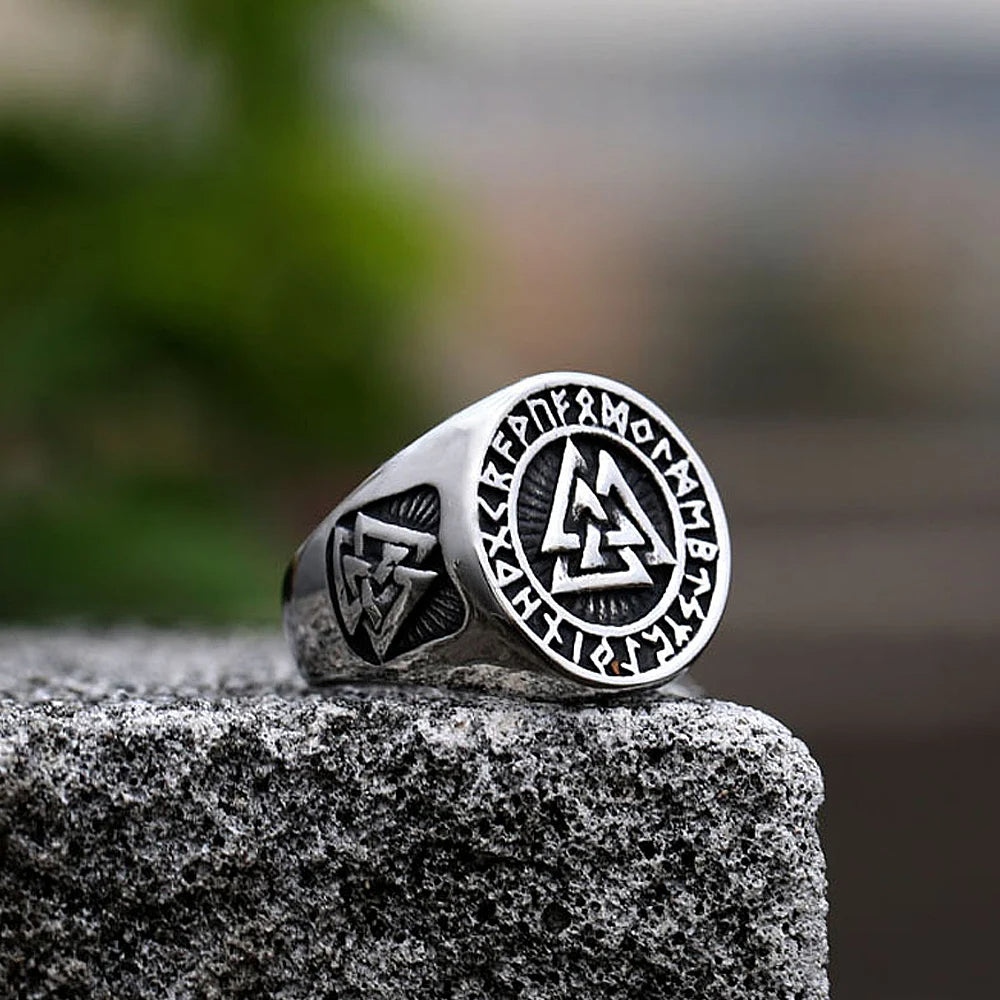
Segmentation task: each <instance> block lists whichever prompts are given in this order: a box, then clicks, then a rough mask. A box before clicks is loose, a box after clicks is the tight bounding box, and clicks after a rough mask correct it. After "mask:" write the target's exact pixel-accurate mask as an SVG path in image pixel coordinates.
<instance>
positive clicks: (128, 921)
mask: <svg viewBox="0 0 1000 1000" xmlns="http://www.w3.org/2000/svg"><path fill="white" fill-rule="evenodd" d="M0 699H2V700H0V932H2V933H0V993H2V994H3V995H4V996H8V995H9V996H18V997H37V996H65V997H114V998H122V997H158V998H159V997H195V996H197V997H243V996H251V995H252V996H255V997H332V998H333V997H335V998H354V997H357V998H366V1000H367V998H381V997H385V998H390V997H391V998H424V997H427V998H439V997H442V998H443V997H454V998H505V997H524V998H556V997H559V998H570V997H572V998H577V997H586V998H591V1000H593V998H611V997H616V998H617V997H621V998H629V1000H633V998H638V997H642V998H646V997H669V998H691V1000H708V998H720V1000H721V998H725V1000H739V998H750V997H754V998H757V997H759V998H765V997H766V998H768V1000H773V998H780V997H785V998H819V997H826V996H827V981H826V971H825V960H826V930H825V914H826V903H825V900H824V888H825V880H824V866H823V857H822V853H821V851H820V845H819V840H818V836H817V830H816V811H817V808H818V806H819V804H820V801H821V798H822V783H821V777H820V774H819V770H818V768H817V767H816V764H815V763H814V762H813V760H812V758H811V757H810V756H809V753H808V751H807V750H806V748H805V746H804V745H803V744H802V743H801V742H799V741H798V740H796V739H795V738H793V737H792V736H791V735H790V734H789V733H788V731H787V730H786V729H785V728H784V727H783V726H781V725H780V724H779V723H777V722H775V721H774V720H773V719H770V718H768V717H767V716H765V715H762V714H761V713H760V712H757V711H754V710H752V709H748V708H742V707H739V706H735V705H730V704H726V703H723V702H718V701H710V700H695V699H651V698H644V699H636V700H634V701H630V702H627V703H614V704H609V703H594V704H591V705H586V704H573V705H559V704H552V703H543V702H529V701H523V700H521V701H517V700H512V699H503V698H498V697H493V696H489V695H484V694H481V693H458V692H451V693H443V692H437V693H432V692H428V691H401V690H395V689H386V688H383V689H372V690H367V691H361V690H349V689H341V690H337V691H333V692H328V693H324V694H316V693H308V692H306V691H304V690H303V688H302V686H301V684H300V683H299V682H298V681H297V680H296V678H295V673H294V669H293V668H292V666H291V664H290V663H289V662H288V659H287V656H286V655H285V654H284V652H283V649H282V646H281V644H280V641H279V640H277V639H263V638H259V637H253V636H244V637H237V638H205V637H200V638H199V637H177V636H174V637H171V636H169V635H163V634H159V635H158V634H155V633H142V632H134V633H119V634H116V635H112V636H106V637H103V638H102V637H91V636H85V635H82V634H71V633H70V634H62V635H51V634H39V633H11V632H8V633H3V634H0Z"/></svg>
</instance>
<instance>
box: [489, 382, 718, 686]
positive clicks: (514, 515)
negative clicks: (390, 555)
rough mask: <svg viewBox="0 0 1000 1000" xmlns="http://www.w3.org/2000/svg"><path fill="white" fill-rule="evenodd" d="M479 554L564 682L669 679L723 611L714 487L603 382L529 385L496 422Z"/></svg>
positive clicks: (669, 429)
mask: <svg viewBox="0 0 1000 1000" xmlns="http://www.w3.org/2000/svg"><path fill="white" fill-rule="evenodd" d="M477 503H478V532H477V538H476V548H477V552H478V554H479V558H480V561H481V562H482V565H483V568H484V570H485V572H486V576H487V579H488V581H489V583H490V586H491V588H492V589H493V591H494V594H495V596H496V597H497V599H498V600H499V602H500V604H501V605H502V607H503V608H504V609H505V610H506V611H507V613H508V614H509V615H510V616H511V617H512V618H513V619H514V620H515V621H516V622H517V624H518V626H519V627H520V629H521V630H522V631H523V632H524V633H525V634H526V635H527V636H528V638H529V639H530V640H531V641H532V642H534V643H535V645H536V646H538V647H539V648H540V649H541V650H542V652H543V653H545V654H546V655H547V656H548V657H549V658H550V659H551V660H553V661H554V662H555V663H556V664H557V665H558V666H560V667H561V668H562V669H563V670H564V671H567V672H569V673H570V674H571V675H573V676H574V677H577V678H579V679H581V680H585V681H589V682H590V683H593V684H599V685H603V686H614V687H628V686H640V685H642V686H646V685H650V684H653V683H657V682H660V683H662V682H664V681H666V680H669V679H670V678H671V677H672V676H674V675H675V674H677V673H678V672H679V671H680V670H682V669H683V668H684V667H685V666H687V664H688V663H690V662H691V660H693V659H694V657H695V656H696V655H697V654H698V653H699V652H700V651H701V650H702V649H703V648H704V646H705V644H706V643H707V642H708V640H709V639H710V638H711V636H712V634H713V632H714V631H715V628H716V626H717V625H718V622H719V619H720V618H721V616H722V610H723V607H724V605H725V600H726V594H727V592H728V586H729V536H728V530H727V528H726V521H725V514H724V512H723V509H722V504H721V501H720V500H719V496H718V494H717V492H716V490H715V486H714V484H713V483H712V481H711V478H710V477H709V475H708V471H707V470H706V469H705V466H704V464H703V463H702V461H701V459H700V458H699V457H698V456H697V454H696V453H695V452H694V450H693V449H692V448H691V446H690V444H689V443H688V442H687V440H686V439H685V438H684V436H683V435H682V434H681V433H680V431H679V430H678V429H677V428H676V427H675V426H674V424H673V422H672V421H671V420H670V419H669V418H668V417H667V416H666V415H665V414H664V413H662V411H660V410H659V409H658V408H657V407H655V406H654V405H653V404H652V403H650V402H649V401H648V400H646V399H645V398H644V397H642V396H641V395H639V394H638V393H636V392H634V391H632V390H631V389H628V388H627V387H625V386H622V385H619V384H617V383H614V382H610V381H609V380H606V379H598V378H593V379H591V378H587V377H584V376H566V377H565V378H564V379H563V380H559V381H553V382H551V383H549V384H547V385H546V384H543V385H541V386H539V385H538V383H535V384H534V385H532V386H531V387H529V388H528V389H526V391H525V392H524V393H523V394H522V395H521V397H520V398H519V399H517V400H516V401H515V402H514V403H513V404H512V405H511V406H509V407H508V409H507V412H506V413H505V414H504V415H503V416H502V417H501V418H500V420H499V421H498V423H497V425H496V428H495V433H494V434H493V435H492V437H491V441H490V445H489V447H488V448H487V450H486V454H485V455H484V456H483V459H482V463H481V467H480V470H479V479H478V483H477Z"/></svg>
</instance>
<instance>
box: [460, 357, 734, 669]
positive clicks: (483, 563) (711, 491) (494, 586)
mask: <svg viewBox="0 0 1000 1000" xmlns="http://www.w3.org/2000/svg"><path fill="white" fill-rule="evenodd" d="M582 390H587V391H588V392H593V393H594V396H593V400H592V406H593V407H594V409H595V410H596V409H597V406H598V403H603V399H604V394H608V395H609V396H612V397H617V398H618V400H619V404H620V403H621V402H626V403H628V412H629V413H631V412H632V410H633V408H634V409H635V410H638V411H639V413H638V414H636V415H634V416H632V417H629V418H628V421H629V422H628V426H630V427H633V436H635V431H634V425H635V424H636V423H641V422H642V421H643V420H645V421H647V422H648V423H649V424H650V425H658V428H657V430H658V432H659V433H662V435H663V439H664V440H666V441H668V442H669V443H672V444H675V445H676V446H677V450H678V452H679V453H680V454H678V455H675V454H673V453H672V452H671V456H670V458H671V460H672V461H679V462H683V461H684V460H687V462H688V463H689V468H690V470H691V474H692V476H693V478H694V479H695V480H696V482H697V486H698V488H699V489H700V491H701V492H702V493H703V494H704V500H705V502H706V504H707V506H708V509H709V511H710V514H711V525H710V527H711V534H712V536H713V544H715V545H717V553H716V556H715V557H714V558H713V559H712V560H711V562H712V563H713V564H714V566H715V580H714V583H713V584H712V587H711V595H710V600H709V605H708V608H707V610H704V613H703V618H700V619H698V620H697V622H696V627H695V626H690V627H689V628H690V631H691V635H690V639H689V640H688V641H686V642H684V643H683V644H679V648H672V650H671V655H669V656H668V657H666V659H664V660H662V662H661V660H660V658H659V657H658V658H657V664H656V665H655V666H653V667H650V668H648V669H645V670H641V671H640V672H632V673H622V674H614V673H607V672H606V670H602V669H600V668H598V667H596V666H595V668H594V669H591V668H590V667H588V666H584V665H583V664H582V663H581V662H577V661H575V660H574V659H573V658H571V657H569V656H566V655H564V654H563V653H561V652H559V651H558V650H555V649H553V648H552V646H551V645H550V644H549V643H548V642H547V641H546V640H545V638H544V637H543V636H542V635H540V634H539V633H538V632H536V631H535V630H534V629H533V628H532V627H531V625H530V624H529V621H530V618H531V617H532V614H533V612H532V613H531V614H523V613H522V611H521V610H519V609H518V608H517V607H515V604H514V602H513V601H512V600H511V599H510V598H508V597H507V595H506V593H505V592H504V589H503V588H504V587H510V586H511V584H510V583H509V582H508V583H505V584H504V585H503V586H501V584H500V582H499V580H498V579H497V576H496V575H495V573H494V570H493V566H492V564H491V560H490V557H488V555H487V552H486V544H485V541H484V538H489V539H491V540H492V538H493V536H489V535H488V534H486V532H485V530H484V527H483V523H482V515H481V514H480V508H481V506H482V505H484V504H489V503H490V501H489V500H487V499H486V498H484V497H483V495H482V494H483V487H484V485H487V486H490V483H489V480H488V478H487V474H488V470H489V468H490V466H491V465H492V466H493V468H494V470H496V468H498V466H497V464H496V463H497V461H499V458H500V456H503V455H505V454H509V452H505V451H504V449H503V446H502V444H500V442H502V441H503V439H504V435H505V434H506V435H507V437H508V438H509V437H510V432H509V431H505V430H504V426H505V424H506V423H507V422H508V421H509V418H510V417H511V415H512V413H513V411H515V410H516V409H518V407H521V406H522V405H528V404H529V403H530V402H531V401H535V400H544V401H545V402H546V403H547V404H549V405H550V408H551V401H553V400H554V399H555V398H556V396H557V395H558V394H560V393H561V394H562V397H561V398H562V400H566V399H567V398H573V399H576V398H577V396H578V394H579V393H581V391H582ZM580 405H581V407H582V404H580ZM612 407H614V403H613V401H612ZM529 409H530V406H529ZM557 409H558V407H557ZM564 412H565V410H559V412H558V415H559V417H562V416H563V413H564ZM591 416H594V413H593V411H592V412H591ZM580 419H582V416H581V418H580ZM598 419H599V420H603V418H598ZM612 422H615V421H612ZM562 428H566V431H565V433H566V435H568V434H570V433H572V432H573V431H576V432H577V433H595V432H600V431H602V430H603V431H604V433H605V435H606V436H607V437H609V438H610V439H611V440H613V441H614V442H615V443H617V444H625V445H627V446H628V447H629V449H630V451H631V452H633V453H638V454H639V455H640V456H641V457H642V458H643V459H644V461H645V464H646V465H647V467H649V466H650V464H651V463H655V460H656V456H655V450H654V455H653V457H652V458H651V457H650V456H648V455H645V454H644V453H643V452H642V451H641V450H640V449H638V448H636V447H635V446H634V445H633V442H632V441H630V440H629V439H628V438H627V436H626V434H625V433H623V432H620V433H619V434H617V435H616V434H614V433H612V432H611V431H609V430H608V428H607V426H606V425H605V426H604V427H602V426H601V425H600V424H599V423H598V424H590V423H580V421H579V420H574V421H572V422H571V423H568V422H563V424H562V426H561V427H558V428H557V427H555V426H553V427H550V429H549V430H548V431H542V430H541V426H540V425H539V434H538V438H537V439H535V440H532V441H531V442H530V444H525V446H524V451H523V453H522V454H521V455H519V456H517V458H516V459H513V460H509V461H508V465H513V466H514V472H512V473H509V475H510V482H509V484H508V485H507V486H506V495H505V496H504V497H503V500H502V501H497V500H496V499H494V500H493V506H494V508H495V507H496V506H497V504H498V503H500V502H506V503H507V504H508V505H509V506H510V505H511V504H512V501H514V502H516V496H517V490H518V488H519V486H520V479H519V478H518V480H517V482H516V483H515V479H514V476H515V474H523V470H524V468H525V467H526V465H525V463H526V458H525V456H526V455H527V453H528V451H529V450H530V449H532V447H533V446H534V445H535V443H536V440H538V439H540V438H541V437H543V436H544V435H545V434H550V440H551V439H553V438H555V437H557V435H556V434H555V433H553V431H555V430H560V431H561V430H562ZM656 436H658V434H656V435H654V437H656ZM650 440H652V438H647V439H646V440H645V441H644V442H643V443H648V441H650ZM539 447H542V445H539ZM501 464H502V463H501ZM652 468H653V469H654V471H655V472H656V473H657V479H656V482H657V486H658V487H660V488H662V485H663V483H662V482H661V480H665V478H666V477H665V475H664V472H663V471H662V470H660V469H658V468H656V466H655V464H653V465H652ZM475 475H476V479H475V481H474V482H473V484H472V488H473V493H474V498H473V503H474V505H475V507H474V510H475V513H474V516H473V520H474V531H473V535H474V540H475V550H476V555H477V557H478V559H479V562H480V567H481V569H482V571H483V575H484V578H485V580H486V583H487V585H488V587H489V589H490V591H491V593H492V594H493V595H494V598H495V599H496V600H497V602H498V604H499V605H500V607H502V608H503V609H504V610H505V611H506V612H507V615H508V617H509V618H510V619H511V620H512V621H513V622H514V623H516V626H517V628H518V629H519V631H520V632H521V633H522V634H523V635H525V636H526V637H527V638H528V639H529V640H530V641H531V642H532V644H533V645H534V646H535V647H537V649H538V650H539V651H540V652H541V653H542V655H543V657H544V658H545V659H546V660H548V661H549V662H550V663H552V664H553V665H554V666H556V667H557V669H559V670H560V671H561V672H564V673H566V674H569V675H570V676H572V677H573V678H574V679H576V680H578V681H581V682H583V683H585V684H590V685H593V686H597V687H605V688H608V687H616V688H639V687H652V686H657V685H661V684H664V683H666V682H667V681H669V680H671V679H672V678H674V677H676V676H677V675H678V674H679V673H680V672H681V671H682V670H684V669H685V668H686V667H688V666H689V665H690V664H691V663H692V661H693V660H694V659H695V658H696V657H697V656H698V655H699V654H700V653H701V652H702V651H703V650H704V648H705V646H706V645H707V644H708V642H709V641H710V640H711V638H712V636H713V635H714V634H715V632H716V630H717V628H718V626H719V623H720V621H721V619H722V613H723V610H724V609H725V605H726V599H727V597H728V593H729V584H730V576H731V562H732V557H731V549H730V540H729V528H728V524H727V521H726V515H725V511H724V509H723V506H722V500H721V498H720V497H719V493H718V491H717V489H716V487H715V483H714V482H713V480H712V477H711V475H710V474H709V472H708V469H707V468H706V466H705V463H704V462H703V461H702V459H701V457H700V456H699V455H698V453H697V452H696V451H695V450H694V448H693V447H692V445H691V443H690V442H689V441H688V439H687V438H686V437H685V435H684V434H683V433H682V432H681V431H680V430H679V428H678V427H677V425H676V424H675V423H674V422H673V421H672V420H671V419H670V417H668V416H667V415H666V413H664V412H663V411H662V410H661V409H660V408H659V407H658V406H656V404H655V403H653V402H652V401H650V400H649V399H647V398H646V397H645V396H643V395H642V394H641V393H638V392H636V391H635V390H634V389H631V388H629V387H628V386H626V385H623V384H622V383H620V382H615V381H614V380H613V379H608V378H603V377H601V376H595V375H586V374H583V373H576V372H558V373H552V374H550V375H545V376H538V377H536V378H533V379H527V380H525V382H524V383H522V384H520V385H519V386H518V392H517V394H516V395H512V396H511V397H510V399H509V400H508V401H507V402H506V403H505V405H504V409H503V411H502V412H501V413H499V414H498V415H497V417H496V418H495V420H494V421H493V422H492V426H491V427H490V429H489V436H488V438H487V439H486V443H485V446H484V448H483V450H482V453H481V455H480V457H479V461H478V463H477V466H476V472H475ZM678 481H680V477H679V480H678ZM491 488H494V489H496V487H491ZM664 496H665V497H666V498H667V505H668V507H669V509H670V511H671V515H672V516H673V517H674V518H675V519H674V526H675V530H676V526H677V523H678V522H677V519H676V516H675V513H676V508H679V507H680V506H682V505H685V504H689V503H690V501H683V500H680V501H679V500H678V497H677V494H676V492H675V491H674V490H672V489H671V488H670V486H669V484H668V485H667V488H666V490H665V492H664ZM512 518H513V519H514V520H513V522H512V520H511V519H512ZM504 525H505V527H506V530H507V531H509V532H510V534H511V541H512V542H514V543H515V544H517V549H513V545H511V548H512V549H513V551H514V554H515V558H516V561H517V569H518V570H520V571H521V573H522V574H523V577H524V579H525V580H526V581H527V585H528V586H530V588H531V590H532V591H533V593H534V594H535V595H536V596H537V597H538V598H539V599H544V601H545V604H546V605H548V606H549V607H550V608H553V603H554V602H553V601H552V598H551V596H550V595H548V593H547V591H546V590H545V589H544V587H542V586H541V585H540V583H539V581H538V580H537V578H536V577H535V574H534V572H533V571H532V570H531V567H530V565H529V563H528V560H527V558H526V557H525V554H524V551H523V546H522V545H521V544H520V541H519V540H518V539H517V531H516V512H515V510H511V511H509V512H508V516H507V517H506V518H504ZM680 525H681V529H680V532H679V533H678V534H677V538H676V540H675V545H676V547H677V548H678V550H679V549H680V547H681V544H683V545H684V548H685V552H684V553H683V555H684V559H683V562H684V563H685V564H686V563H687V562H688V558H687V555H688V553H687V542H688V540H689V538H690V537H691V533H692V532H698V531H701V530H702V529H699V528H697V527H694V526H692V525H689V524H686V523H685V522H684V520H683V517H681V518H680ZM693 540H694V541H695V542H700V541H704V540H702V539H697V538H695V539H693ZM678 564H679V565H680V564H681V559H680V558H678ZM685 568H686V566H685ZM673 584H674V578H673V577H672V578H671V582H670V584H669V585H668V592H669V591H673V590H674V587H673ZM665 596H666V595H665ZM672 600H673V601H676V600H677V594H676V593H675V594H674V595H673V598H672ZM662 603H663V602H662V601H661V602H658V605H657V607H658V608H659V607H660V604H662ZM555 610H556V613H557V614H558V615H560V616H562V618H563V622H562V625H561V626H560V627H562V626H571V627H572V628H573V629H575V630H577V632H578V634H581V635H582V634H586V635H589V636H590V638H591V640H593V639H594V638H595V637H596V636H598V635H601V636H602V638H601V643H608V641H609V639H618V640H621V641H624V642H629V641H633V637H634V636H637V635H640V634H641V633H642V630H643V629H644V628H645V627H646V626H647V625H650V624H652V625H653V627H654V628H655V627H658V626H656V624H655V622H656V618H655V617H654V618H653V619H652V622H651V621H650V615H645V616H644V617H643V618H642V619H640V620H639V621H638V622H636V623H633V624H632V625H629V626H601V625H597V624H594V623H590V622H582V621H581V622H580V623H579V624H577V623H570V621H569V618H570V617H571V616H570V615H569V612H567V610H566V609H565V608H563V607H561V606H556V607H555ZM572 617H573V618H575V616H572ZM581 625H582V626H585V628H581ZM684 626H685V627H688V626H687V623H686V622H685V623H684ZM647 635H648V633H647ZM664 638H666V636H664ZM560 645H561V643H560ZM598 645H600V643H599V644H598ZM615 662H616V665H617V660H616V661H615Z"/></svg>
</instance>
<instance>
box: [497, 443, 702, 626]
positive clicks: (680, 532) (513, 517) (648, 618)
mask: <svg viewBox="0 0 1000 1000" xmlns="http://www.w3.org/2000/svg"><path fill="white" fill-rule="evenodd" d="M574 434H591V435H593V436H595V437H603V438H606V439H607V440H609V441H612V442H614V443H615V444H616V445H624V446H625V447H626V448H628V449H629V450H630V451H631V453H632V454H633V455H635V457H636V458H638V459H639V460H640V462H641V463H642V464H643V465H645V466H646V469H647V470H648V471H649V472H651V473H652V474H653V480H654V481H655V483H656V485H657V487H659V489H660V492H661V493H662V494H663V497H664V499H665V500H666V503H667V507H668V508H669V509H670V517H671V521H672V527H673V529H674V547H675V549H676V551H677V564H676V565H675V566H674V570H673V573H672V574H671V577H670V583H669V584H668V585H667V589H666V590H665V591H664V594H663V596H662V597H661V598H660V600H659V601H658V602H657V604H656V607H654V608H653V609H652V610H651V611H649V612H647V613H646V614H645V615H644V616H643V617H642V618H639V619H636V621H634V622H629V623H628V624H627V625H598V624H596V623H595V622H588V621H587V620H586V619H584V618H578V617H577V616H576V615H574V614H573V613H572V612H570V611H567V610H566V608H564V607H563V606H562V605H561V604H560V603H559V602H558V601H557V600H556V599H555V598H554V597H553V596H552V594H551V593H550V592H549V591H548V590H546V589H545V586H544V585H543V584H542V582H541V580H539V579H538V577H537V576H535V571H534V570H533V569H532V566H531V562H530V561H529V559H528V556H527V553H526V552H525V551H524V545H523V544H522V542H521V536H520V533H519V532H518V530H517V501H518V497H519V496H520V493H521V481H522V479H523V478H524V472H525V470H526V469H527V467H528V463H529V462H530V461H531V460H532V458H534V457H535V455H537V454H538V452H539V451H541V449H542V448H544V447H545V446H546V445H547V444H549V443H550V442H551V441H558V440H559V439H560V438H564V437H572V436H573V435H574ZM508 507H509V509H508V512H507V521H508V524H509V526H510V537H511V542H512V543H513V545H514V553H515V554H516V556H517V562H518V567H519V568H520V569H522V570H524V573H525V575H526V576H527V577H528V579H529V580H530V581H531V583H532V585H533V586H534V588H535V590H536V591H537V592H538V595H539V597H541V598H543V599H544V601H545V602H546V604H548V605H549V607H551V608H552V610H553V611H555V612H556V613H557V614H559V615H561V616H562V617H564V618H565V619H566V621H567V622H568V623H570V624H572V625H575V626H576V627H577V628H581V629H583V630H584V631H586V632H590V633H591V634H592V635H608V636H612V635H615V636H623V635H631V634H632V633H633V632H637V631H639V630H641V629H643V628H646V627H647V626H649V625H651V624H652V623H653V622H655V621H656V620H657V618H659V617H660V616H661V615H662V614H663V613H664V612H666V611H667V610H668V609H669V607H670V605H671V604H672V603H673V602H674V600H675V599H676V597H677V593H678V591H679V590H680V588H681V577H682V576H683V574H684V566H685V564H686V562H687V553H686V549H685V548H684V523H683V521H682V520H681V512H680V508H679V507H678V506H677V498H676V497H675V496H674V494H673V492H672V491H671V489H670V487H669V486H668V485H667V481H666V480H665V479H664V478H663V476H662V475H661V474H660V470H659V469H657V467H656V466H655V465H653V463H652V462H651V461H650V460H649V458H648V457H647V456H646V455H644V454H643V453H642V452H641V451H639V449H638V448H636V447H635V446H634V445H633V444H632V443H631V442H630V441H627V440H625V439H623V438H621V437H617V436H616V435H614V434H612V433H611V432H610V431H607V430H605V429H604V428H603V427H590V426H585V425H581V424H567V425H566V426H565V427H558V428H555V429H553V430H550V431H546V432H545V433H544V434H540V435H539V436H538V437H537V438H535V440H534V441H532V442H531V444H530V445H529V446H528V448H527V450H526V451H525V452H524V454H523V455H522V456H521V457H520V458H519V459H518V460H517V465H516V466H515V467H514V480H513V482H512V483H511V487H510V501H509V502H508ZM515 614H516V612H515Z"/></svg>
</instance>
